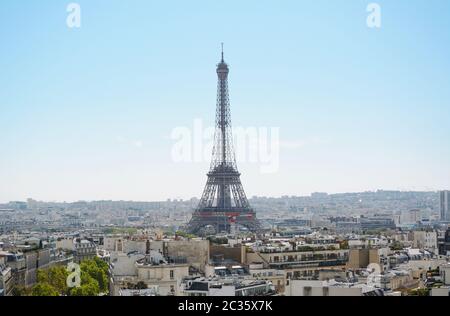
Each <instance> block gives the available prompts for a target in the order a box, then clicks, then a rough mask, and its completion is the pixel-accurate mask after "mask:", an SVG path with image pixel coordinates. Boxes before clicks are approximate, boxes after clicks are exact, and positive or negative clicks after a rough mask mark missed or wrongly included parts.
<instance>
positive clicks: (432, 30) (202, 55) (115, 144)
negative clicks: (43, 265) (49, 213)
mask: <svg viewBox="0 0 450 316" xmlns="http://www.w3.org/2000/svg"><path fill="white" fill-rule="evenodd" d="M69 2H70V1H62V0H41V1H24V0H18V1H13V0H8V1H2V3H1V5H0V43H1V44H0V87H1V89H0V113H1V114H0V148H2V154H1V155H0V179H1V181H0V202H5V201H9V200H24V199H26V198H27V197H33V198H35V199H42V200H67V201H73V200H79V199H86V200H93V199H125V200H128V199H134V200H161V199H166V198H175V197H181V198H189V197H192V196H199V195H200V194H201V193H202V190H203V186H204V184H205V181H206V175H205V174H206V172H207V170H208V166H209V162H204V163H192V164H189V163H174V162H173V161H172V159H171V149H172V146H173V144H174V142H173V140H171V139H170V134H171V131H172V130H173V129H174V128H175V127H177V126H188V127H189V126H192V124H193V121H194V119H196V118H203V120H204V122H205V124H213V122H214V113H215V98H216V96H215V94H216V74H215V64H216V63H217V62H218V60H219V53H220V52H219V49H220V42H225V49H226V52H225V53H226V60H227V62H228V63H229V64H230V67H231V73H230V89H231V101H232V117H233V123H234V124H235V125H236V126H244V127H248V126H255V127H280V133H281V134H280V135H281V140H282V141H283V142H285V143H294V144H295V143H299V144H304V145H303V146H298V148H296V147H295V146H291V147H290V148H287V147H286V148H282V150H281V153H280V169H279V171H278V172H276V173H273V174H261V173H260V168H259V166H258V165H255V164H250V163H241V164H240V165H239V167H240V171H241V172H242V173H243V176H242V180H243V184H244V187H245V189H246V191H247V194H248V195H249V196H253V195H267V196H280V195H303V194H309V193H310V192H315V191H325V192H347V191H363V190H376V189H402V190H409V189H411V190H422V189H428V190H434V189H436V190H437V189H444V188H446V189H449V188H450V159H449V157H450V124H449V120H450V89H449V87H450V61H449V56H450V2H449V1H448V0H426V1H425V0H414V1H411V0H395V1H387V0H386V1H378V3H379V4H380V5H381V7H382V28H381V29H379V30H378V29H376V30H375V29H369V28H367V26H366V18H367V13H366V6H367V4H369V3H370V2H371V1H362V0H338V1H334V0H333V1H330V0H327V1H325V0H319V1H317V0H315V1H298V0H292V1H273V0H257V1H256V0H246V1H242V0H241V1H237V0H236V1H230V0H227V1H211V0H208V1H206V0H205V1H181V0H180V1H174V0H173V1H147V0H145V1H144V0H131V1H119V0H83V1H78V3H79V4H80V5H81V9H82V27H81V28H80V29H69V28H67V26H66V17H67V13H66V6H67V4H68V3H69ZM137 145H142V146H137Z"/></svg>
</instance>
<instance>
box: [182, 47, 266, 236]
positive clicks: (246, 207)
mask: <svg viewBox="0 0 450 316" xmlns="http://www.w3.org/2000/svg"><path fill="white" fill-rule="evenodd" d="M228 74H229V68H228V65H227V64H226V63H225V60H224V56H223V46H222V60H221V62H220V63H219V64H218V65H217V76H218V89H217V111H216V132H215V138H214V149H213V157H212V162H211V168H210V171H209V173H208V181H207V183H206V187H205V190H204V192H203V196H202V198H201V200H200V203H199V205H198V207H197V209H196V210H195V212H194V214H193V215H192V219H191V221H190V223H189V226H188V230H189V231H190V232H192V233H200V232H201V231H202V229H203V228H206V227H208V226H209V227H210V228H214V231H215V232H216V233H219V232H230V229H231V226H234V227H235V226H236V225H241V226H244V227H247V228H248V229H249V230H250V231H258V230H259V228H260V224H259V222H258V220H257V219H256V214H255V212H254V211H253V209H252V208H251V207H250V204H249V202H248V199H247V197H246V195H245V192H244V188H243V187H242V184H241V180H240V176H241V174H240V173H239V171H238V169H237V165H236V158H235V153H234V149H233V135H232V128H231V115H230V100H229V94H228Z"/></svg>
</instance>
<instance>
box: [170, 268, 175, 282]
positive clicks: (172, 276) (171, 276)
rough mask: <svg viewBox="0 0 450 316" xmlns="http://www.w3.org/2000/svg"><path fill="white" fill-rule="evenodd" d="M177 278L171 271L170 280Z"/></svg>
mask: <svg viewBox="0 0 450 316" xmlns="http://www.w3.org/2000/svg"><path fill="white" fill-rule="evenodd" d="M174 278H175V271H174V270H170V279H171V280H173V279H174Z"/></svg>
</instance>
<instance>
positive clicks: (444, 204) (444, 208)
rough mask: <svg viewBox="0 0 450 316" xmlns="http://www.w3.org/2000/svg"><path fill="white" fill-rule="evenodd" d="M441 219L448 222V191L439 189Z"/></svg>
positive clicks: (449, 202) (449, 192) (449, 213)
mask: <svg viewBox="0 0 450 316" xmlns="http://www.w3.org/2000/svg"><path fill="white" fill-rule="evenodd" d="M441 221H443V222H450V191H441Z"/></svg>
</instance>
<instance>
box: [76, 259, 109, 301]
mask: <svg viewBox="0 0 450 316" xmlns="http://www.w3.org/2000/svg"><path fill="white" fill-rule="evenodd" d="M80 267H81V277H82V280H83V275H84V274H85V275H88V276H89V277H90V278H92V279H93V280H94V281H96V282H97V284H98V287H99V289H100V292H103V293H106V292H108V288H109V282H108V264H107V263H106V262H104V261H102V260H101V259H99V258H95V259H94V260H87V261H83V262H82V263H81V265H80ZM82 285H83V281H82Z"/></svg>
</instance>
